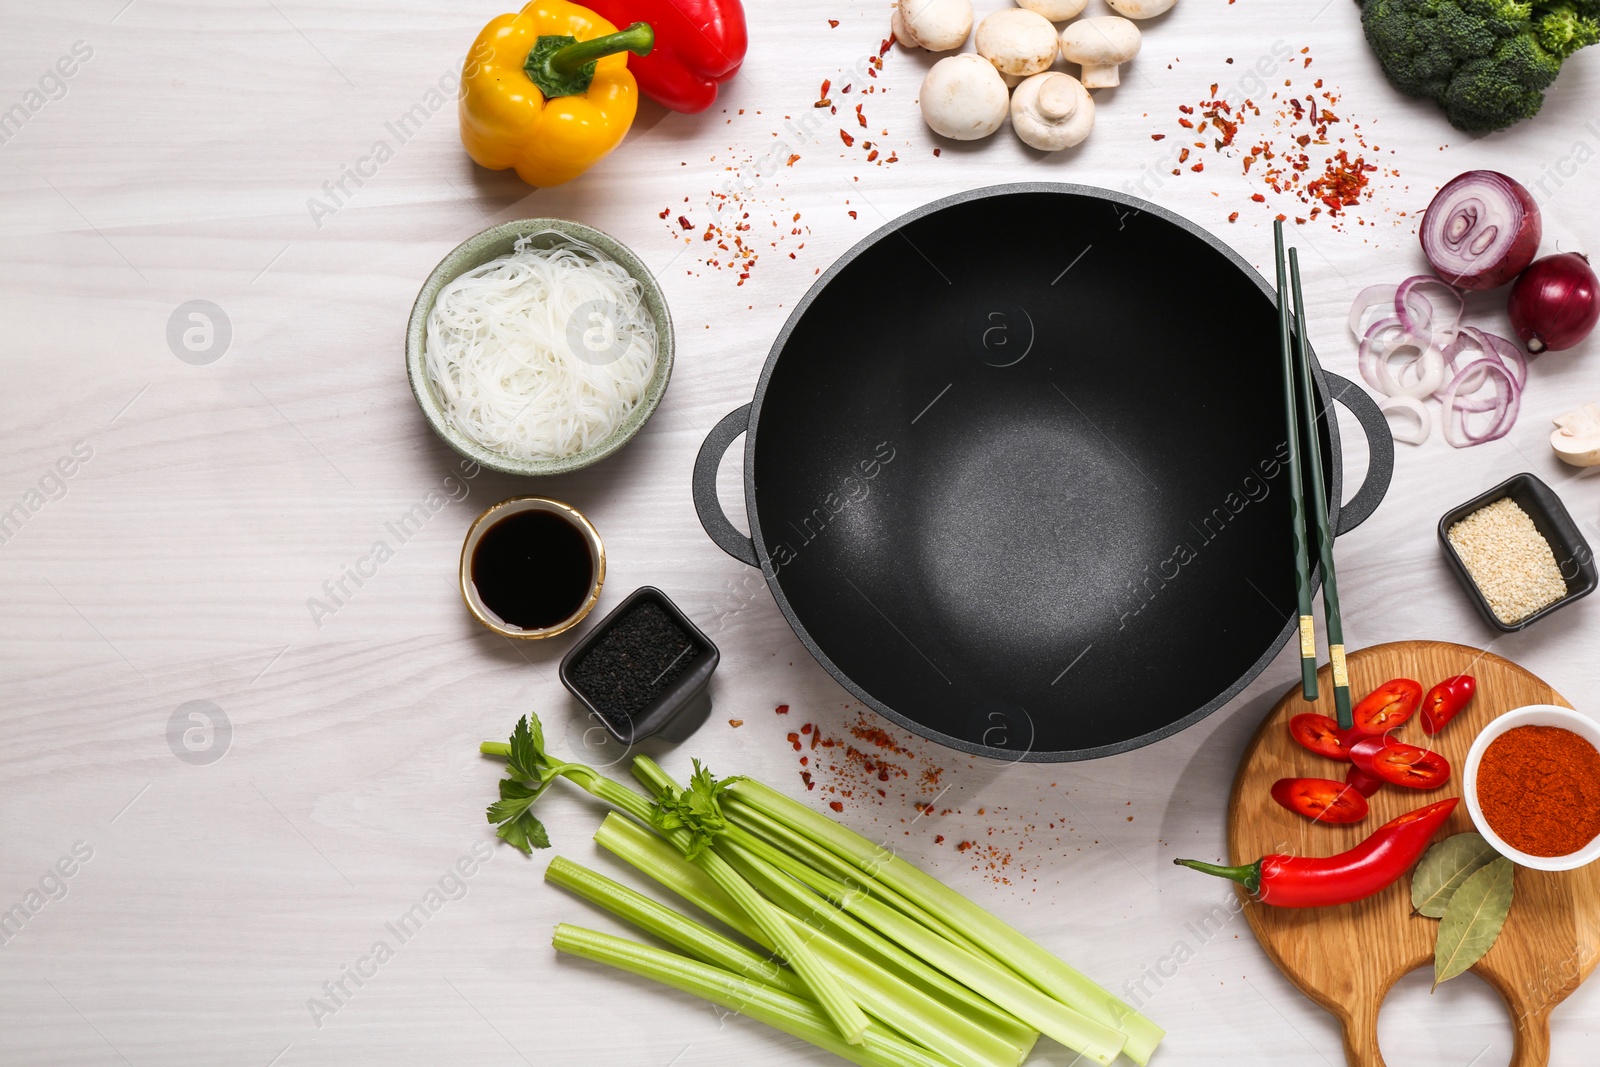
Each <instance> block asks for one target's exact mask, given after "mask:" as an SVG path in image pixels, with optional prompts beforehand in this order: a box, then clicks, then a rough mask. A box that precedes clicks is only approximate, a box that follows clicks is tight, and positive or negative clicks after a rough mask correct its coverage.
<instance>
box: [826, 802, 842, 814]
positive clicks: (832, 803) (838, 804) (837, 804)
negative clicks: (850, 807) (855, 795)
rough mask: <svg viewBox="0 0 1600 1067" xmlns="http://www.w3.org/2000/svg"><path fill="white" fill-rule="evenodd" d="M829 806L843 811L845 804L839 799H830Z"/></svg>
mask: <svg viewBox="0 0 1600 1067" xmlns="http://www.w3.org/2000/svg"><path fill="white" fill-rule="evenodd" d="M828 807H830V808H832V809H833V810H834V811H843V810H844V804H843V803H842V802H840V801H837V800H830V801H828Z"/></svg>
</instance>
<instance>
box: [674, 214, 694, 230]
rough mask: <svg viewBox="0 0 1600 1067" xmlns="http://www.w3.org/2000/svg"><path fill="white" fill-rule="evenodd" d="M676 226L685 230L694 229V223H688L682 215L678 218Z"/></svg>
mask: <svg viewBox="0 0 1600 1067" xmlns="http://www.w3.org/2000/svg"><path fill="white" fill-rule="evenodd" d="M678 225H679V226H681V227H683V228H684V229H685V230H692V229H694V223H692V222H690V221H689V220H688V219H686V218H684V217H683V216H682V215H679V216H678Z"/></svg>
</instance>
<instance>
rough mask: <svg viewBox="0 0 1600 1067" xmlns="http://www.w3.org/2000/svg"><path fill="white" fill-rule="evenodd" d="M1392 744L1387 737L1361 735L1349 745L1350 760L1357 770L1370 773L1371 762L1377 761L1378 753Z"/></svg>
mask: <svg viewBox="0 0 1600 1067" xmlns="http://www.w3.org/2000/svg"><path fill="white" fill-rule="evenodd" d="M1392 744H1398V742H1395V741H1391V740H1389V739H1388V738H1387V737H1363V738H1362V739H1361V740H1359V741H1357V742H1355V743H1354V744H1352V745H1351V746H1350V762H1351V763H1353V764H1355V765H1356V769H1357V770H1361V771H1365V772H1367V773H1368V774H1372V773H1373V771H1372V767H1373V764H1374V763H1376V762H1377V759H1378V754H1379V753H1381V752H1382V751H1383V750H1384V749H1386V748H1388V747H1389V746H1390V745H1392Z"/></svg>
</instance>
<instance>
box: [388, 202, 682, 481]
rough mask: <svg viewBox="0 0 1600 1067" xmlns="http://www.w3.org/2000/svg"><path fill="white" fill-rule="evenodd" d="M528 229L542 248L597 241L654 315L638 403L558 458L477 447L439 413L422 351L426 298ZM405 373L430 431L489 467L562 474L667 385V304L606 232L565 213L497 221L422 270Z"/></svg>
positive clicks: (621, 435) (641, 420)
mask: <svg viewBox="0 0 1600 1067" xmlns="http://www.w3.org/2000/svg"><path fill="white" fill-rule="evenodd" d="M530 234H540V235H542V236H538V237H536V238H535V239H534V242H533V244H534V246H535V247H542V248H548V247H550V246H551V245H552V244H554V243H556V242H558V241H559V240H561V238H562V237H571V238H575V239H577V240H579V241H583V242H584V243H586V244H588V245H591V246H592V247H594V248H596V249H599V250H600V251H601V252H603V253H604V254H605V255H607V256H610V257H611V258H612V259H614V260H616V261H617V262H618V263H620V264H622V266H623V268H624V269H625V270H626V271H627V272H628V273H629V274H631V275H633V277H634V278H636V279H638V282H639V284H640V285H641V286H643V287H644V300H645V305H646V306H647V307H648V308H649V309H650V314H651V315H652V316H654V317H655V320H656V369H655V373H654V374H653V375H652V376H651V378H650V383H649V385H648V386H646V388H645V394H644V397H643V398H642V399H641V400H640V401H639V405H638V406H637V407H635V408H634V409H633V411H632V412H631V413H629V415H628V417H627V418H626V419H624V420H623V421H622V424H621V425H620V426H618V427H617V428H616V430H614V431H613V432H612V433H611V435H610V436H609V437H607V438H606V439H605V440H604V441H601V442H600V443H599V444H597V445H595V446H594V447H593V448H588V449H585V450H584V451H582V452H579V453H578V454H577V455H573V456H567V457H565V458H563V459H514V458H512V457H510V456H503V455H501V454H500V453H498V452H494V451H491V450H489V449H487V448H485V447H483V446H482V445H480V444H478V443H477V442H476V441H474V440H472V439H471V438H470V437H468V436H467V435H466V434H464V433H462V432H461V431H459V430H457V429H456V428H455V427H454V426H452V425H451V424H450V422H449V421H448V420H447V419H446V418H445V414H444V407H443V405H442V404H441V403H440V402H439V395H438V392H437V390H436V388H435V386H434V384H433V381H432V379H431V378H429V376H428V368H427V364H426V363H425V361H424V359H423V343H424V339H425V337H426V334H427V325H428V313H429V312H430V311H432V310H433V302H434V299H435V298H437V297H438V295H439V290H440V289H442V288H444V286H445V284H446V283H448V282H450V281H452V280H454V279H455V278H457V277H459V276H461V275H462V274H465V273H466V272H467V271H469V270H471V269H472V268H473V267H478V266H481V265H483V264H484V263H487V262H489V261H490V260H491V259H495V258H497V257H499V256H503V255H506V254H507V253H508V252H510V251H511V250H512V245H514V244H516V242H517V239H518V238H520V237H525V236H528V235H530ZM406 376H407V377H409V378H410V379H411V392H412V393H413V394H415V396H416V398H417V406H418V407H420V408H421V409H422V416H423V418H425V419H427V420H428V425H429V426H432V427H433V432H434V433H436V434H438V435H439V436H440V437H442V438H444V441H445V443H446V444H448V445H449V446H450V447H451V448H453V449H455V450H456V451H457V452H459V453H461V454H462V455H463V456H466V457H467V458H468V459H472V460H476V461H477V462H478V463H479V464H481V465H482V466H485V467H488V468H489V469H490V470H496V471H502V472H504V473H506V474H526V475H542V474H566V473H567V472H568V471H575V470H578V469H580V468H583V467H587V466H589V464H591V463H597V462H599V461H600V460H602V459H605V458H606V457H607V456H609V455H611V453H613V452H615V451H616V450H617V449H619V448H621V447H622V446H623V445H625V444H627V443H628V440H629V439H630V438H631V437H633V435H634V434H636V433H638V432H639V428H640V427H641V426H643V425H644V424H645V421H646V420H647V419H649V418H650V416H651V415H652V414H653V413H654V412H655V410H656V405H657V404H659V403H661V394H662V393H664V392H666V391H667V379H669V378H671V377H672V316H671V314H670V313H669V312H668V311H667V301H666V298H665V297H664V296H662V295H661V287H660V286H659V285H657V284H656V280H655V277H654V276H653V275H652V274H651V273H650V270H649V268H647V267H646V266H645V265H644V263H643V262H641V261H640V259H639V257H638V256H636V255H634V254H633V252H632V251H631V250H630V249H629V248H628V247H627V246H626V245H624V244H622V243H621V242H620V241H618V240H616V238H614V237H611V236H610V235H609V234H604V233H601V232H600V231H599V230H596V229H594V228H592V227H589V226H585V225H583V224H582V223H578V222H568V221H566V220H565V219H520V220H518V221H516V222H503V223H501V224H500V225H498V226H491V227H490V228H489V229H487V230H484V231H483V232H482V233H479V234H475V235H473V236H472V237H469V238H467V239H466V240H465V241H462V242H461V243H460V244H459V245H457V246H456V247H455V249H454V250H452V251H451V253H450V254H449V255H447V256H445V257H444V259H442V260H440V261H439V265H438V266H437V267H435V268H433V273H432V274H430V275H428V280H427V281H426V282H424V283H423V284H422V291H421V292H419V293H418V294H417V302H416V303H415V304H413V305H412V306H411V322H410V324H409V325H408V326H407V327H406Z"/></svg>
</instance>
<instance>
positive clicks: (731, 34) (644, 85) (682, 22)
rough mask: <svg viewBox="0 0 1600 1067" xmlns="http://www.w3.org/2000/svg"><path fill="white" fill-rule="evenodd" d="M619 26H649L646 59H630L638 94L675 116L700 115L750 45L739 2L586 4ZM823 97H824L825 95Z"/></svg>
mask: <svg viewBox="0 0 1600 1067" xmlns="http://www.w3.org/2000/svg"><path fill="white" fill-rule="evenodd" d="M584 6H585V7H587V8H588V9H589V10H591V11H593V12H595V13H596V14H598V15H599V16H600V17H602V18H604V19H607V20H608V21H610V22H612V23H614V24H616V25H618V26H627V25H630V24H632V23H634V22H640V21H643V22H648V23H649V24H650V26H651V28H652V29H654V30H655V33H656V43H655V47H654V48H653V49H652V50H651V52H650V54H649V55H647V56H629V57H628V69H629V70H630V71H632V72H633V76H634V77H635V78H636V79H638V82H639V90H640V91H641V92H643V93H644V95H646V96H648V97H649V98H650V99H652V100H654V101H655V102H656V103H658V104H660V105H661V106H662V107H665V108H669V109H671V110H673V111H682V112H685V113H687V114H693V113H695V112H697V111H704V110H705V109H706V108H708V107H710V106H711V105H712V104H713V103H715V102H716V99H717V86H718V85H720V84H721V83H722V82H725V81H727V80H728V79H729V78H732V77H733V76H734V75H735V74H737V73H739V65H740V64H741V63H743V62H744V53H745V49H746V47H748V45H749V38H748V35H747V32H746V29H745V22H744V8H743V7H742V6H741V5H740V3H739V0H584ZM823 95H827V94H826V93H824V94H823Z"/></svg>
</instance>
